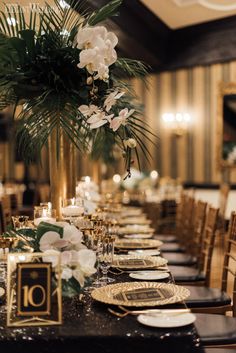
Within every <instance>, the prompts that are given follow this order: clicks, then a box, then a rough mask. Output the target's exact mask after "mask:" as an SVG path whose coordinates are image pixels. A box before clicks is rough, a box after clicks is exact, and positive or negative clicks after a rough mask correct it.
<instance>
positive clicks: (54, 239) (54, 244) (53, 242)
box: [39, 223, 84, 251]
mask: <svg viewBox="0 0 236 353" xmlns="http://www.w3.org/2000/svg"><path fill="white" fill-rule="evenodd" d="M81 241H82V233H81V232H80V231H79V230H78V229H77V228H76V227H75V226H72V225H69V224H68V223H67V225H66V226H65V227H64V229H63V237H61V236H60V234H59V233H57V232H55V231H48V232H46V233H44V234H43V236H42V237H41V239H40V241H39V247H40V251H46V250H51V249H54V250H62V249H71V248H74V249H76V250H78V249H81V248H83V247H84V246H83V245H82V244H81Z"/></svg>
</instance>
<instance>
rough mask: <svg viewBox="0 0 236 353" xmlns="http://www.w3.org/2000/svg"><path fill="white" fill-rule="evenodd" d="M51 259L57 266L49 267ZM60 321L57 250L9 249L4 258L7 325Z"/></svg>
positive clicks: (58, 255)
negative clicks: (38, 251) (5, 259)
mask: <svg viewBox="0 0 236 353" xmlns="http://www.w3.org/2000/svg"><path fill="white" fill-rule="evenodd" d="M46 256H47V257H46ZM52 261H53V263H54V265H55V264H56V266H53V267H52V263H51V262H52ZM60 324H62V289H61V275H60V254H57V253H54V254H50V255H45V254H43V253H10V254H9V255H8V260H7V326H9V327H22V326H46V325H60Z"/></svg>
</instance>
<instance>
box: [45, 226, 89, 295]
mask: <svg viewBox="0 0 236 353" xmlns="http://www.w3.org/2000/svg"><path fill="white" fill-rule="evenodd" d="M58 224H59V225H60V226H61V225H62V226H63V236H60V234H59V233H57V232H56V231H53V230H49V231H47V232H45V233H44V234H43V235H42V237H41V238H40V240H39V249H40V251H42V252H43V259H44V261H45V262H47V261H48V262H52V266H53V267H55V266H56V265H57V264H56V263H55V258H56V257H55V256H53V255H55V254H56V253H59V252H60V253H61V278H62V293H63V295H64V296H67V297H72V296H75V295H77V294H79V293H80V291H81V290H82V289H83V287H84V286H85V285H86V282H88V280H89V278H90V277H91V276H92V275H93V274H95V273H96V268H95V263H96V254H95V253H94V252H93V251H92V250H89V249H87V248H86V246H85V245H83V244H82V243H81V241H82V233H81V232H80V231H79V230H78V229H77V228H76V227H75V226H72V225H69V224H68V223H65V225H64V224H63V223H62V222H58ZM56 225H57V224H56Z"/></svg>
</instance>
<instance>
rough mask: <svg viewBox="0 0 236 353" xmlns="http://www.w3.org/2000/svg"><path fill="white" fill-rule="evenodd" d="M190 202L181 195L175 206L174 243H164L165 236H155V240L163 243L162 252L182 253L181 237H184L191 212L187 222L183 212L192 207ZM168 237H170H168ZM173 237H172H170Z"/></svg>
mask: <svg viewBox="0 0 236 353" xmlns="http://www.w3.org/2000/svg"><path fill="white" fill-rule="evenodd" d="M192 200H193V199H190V198H188V197H187V196H186V195H184V194H182V195H181V200H180V202H179V204H178V206H177V211H176V220H175V241H171V242H170V241H168V242H165V238H166V236H165V235H159V234H157V235H156V238H157V239H159V240H161V241H163V242H164V245H163V246H162V252H183V251H184V250H183V245H181V244H183V241H182V240H183V237H184V232H185V227H186V226H187V227H188V226H189V225H190V223H191V221H190V218H189V217H190V215H191V210H190V213H188V215H189V216H188V217H187V220H186V219H185V216H186V214H185V212H186V210H187V208H188V206H190V207H191V206H192ZM168 237H171V235H169V236H168ZM172 237H173V236H172Z"/></svg>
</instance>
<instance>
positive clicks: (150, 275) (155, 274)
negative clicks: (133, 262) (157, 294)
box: [129, 271, 170, 281]
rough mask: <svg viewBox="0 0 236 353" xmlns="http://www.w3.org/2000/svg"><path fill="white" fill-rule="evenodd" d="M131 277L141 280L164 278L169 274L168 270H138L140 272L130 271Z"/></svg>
mask: <svg viewBox="0 0 236 353" xmlns="http://www.w3.org/2000/svg"><path fill="white" fill-rule="evenodd" d="M129 276H130V277H131V278H134V279H141V280H143V281H154V280H160V279H165V278H168V277H169V276H170V274H169V273H168V272H163V271H140V272H132V273H130V274H129Z"/></svg>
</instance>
